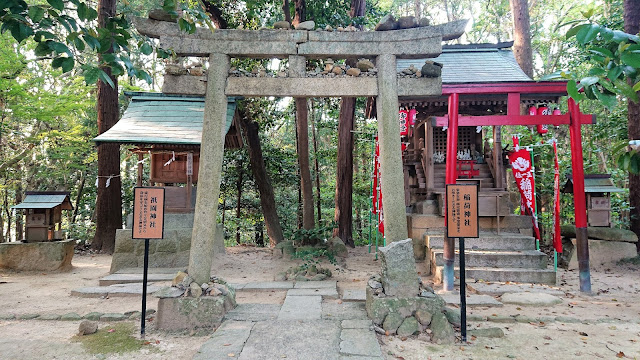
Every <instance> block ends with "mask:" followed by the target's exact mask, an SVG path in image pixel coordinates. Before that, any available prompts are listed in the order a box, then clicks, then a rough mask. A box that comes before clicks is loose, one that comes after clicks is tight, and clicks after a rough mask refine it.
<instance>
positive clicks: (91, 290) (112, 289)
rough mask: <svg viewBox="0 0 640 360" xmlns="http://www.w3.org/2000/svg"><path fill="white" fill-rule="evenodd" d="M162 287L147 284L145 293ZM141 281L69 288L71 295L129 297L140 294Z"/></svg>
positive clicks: (150, 292)
mask: <svg viewBox="0 0 640 360" xmlns="http://www.w3.org/2000/svg"><path fill="white" fill-rule="evenodd" d="M160 289H162V287H161V286H158V285H155V284H147V295H151V294H153V293H154V292H156V291H158V290H160ZM141 295H142V283H129V284H116V285H110V286H93V287H84V288H79V289H73V290H71V296H77V297H83V298H99V297H129V296H141Z"/></svg>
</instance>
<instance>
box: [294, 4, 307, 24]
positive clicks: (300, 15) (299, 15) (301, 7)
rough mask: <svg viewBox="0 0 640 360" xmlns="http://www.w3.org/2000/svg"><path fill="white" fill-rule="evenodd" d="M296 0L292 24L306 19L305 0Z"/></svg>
mask: <svg viewBox="0 0 640 360" xmlns="http://www.w3.org/2000/svg"><path fill="white" fill-rule="evenodd" d="M295 1H296V14H295V16H294V17H293V23H292V24H293V25H297V24H300V23H301V22H303V21H306V19H307V4H306V3H305V0H295Z"/></svg>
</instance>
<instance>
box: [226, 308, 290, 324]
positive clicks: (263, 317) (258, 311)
mask: <svg viewBox="0 0 640 360" xmlns="http://www.w3.org/2000/svg"><path fill="white" fill-rule="evenodd" d="M280 307H281V306H280V305H277V304H238V306H236V308H235V309H233V310H231V311H229V312H227V313H226V314H225V315H224V318H225V320H246V321H267V320H275V319H276V318H277V317H278V314H279V313H280Z"/></svg>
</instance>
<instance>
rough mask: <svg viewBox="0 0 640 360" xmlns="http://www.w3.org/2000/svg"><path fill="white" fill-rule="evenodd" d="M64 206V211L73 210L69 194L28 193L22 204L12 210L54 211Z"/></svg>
mask: <svg viewBox="0 0 640 360" xmlns="http://www.w3.org/2000/svg"><path fill="white" fill-rule="evenodd" d="M58 205H63V207H62V208H63V210H70V209H71V208H72V206H71V202H70V201H69V193H68V192H59V191H58V192H41V193H36V192H28V193H27V194H26V196H25V198H24V201H22V202H21V203H20V204H18V205H15V206H12V207H11V208H12V209H53V208H54V207H56V206H58Z"/></svg>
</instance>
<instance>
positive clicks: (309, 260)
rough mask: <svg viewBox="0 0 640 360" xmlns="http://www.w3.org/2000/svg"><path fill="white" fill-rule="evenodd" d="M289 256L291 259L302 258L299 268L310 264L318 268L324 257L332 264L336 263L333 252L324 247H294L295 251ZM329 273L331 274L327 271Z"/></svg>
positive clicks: (302, 268) (305, 268) (308, 266)
mask: <svg viewBox="0 0 640 360" xmlns="http://www.w3.org/2000/svg"><path fill="white" fill-rule="evenodd" d="M291 257H292V258H293V259H301V260H302V264H300V267H301V270H307V269H309V268H311V267H312V266H315V267H316V269H320V264H321V263H322V260H323V259H324V258H326V259H327V260H328V261H329V263H331V264H332V265H334V266H335V265H338V261H337V260H336V257H335V254H334V253H333V252H331V251H330V250H328V249H324V248H317V247H309V246H305V247H301V248H298V249H296V252H295V253H294V254H293V255H291ZM329 275H331V273H329Z"/></svg>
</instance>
